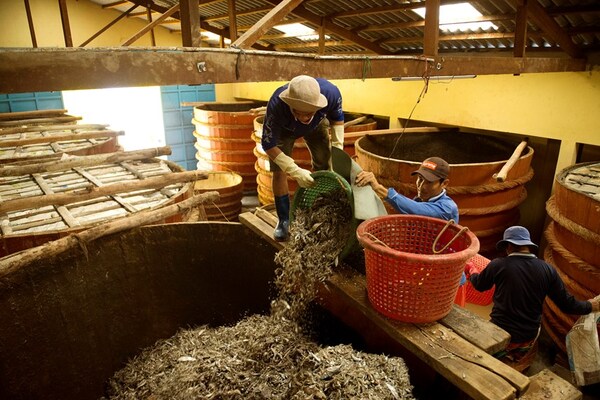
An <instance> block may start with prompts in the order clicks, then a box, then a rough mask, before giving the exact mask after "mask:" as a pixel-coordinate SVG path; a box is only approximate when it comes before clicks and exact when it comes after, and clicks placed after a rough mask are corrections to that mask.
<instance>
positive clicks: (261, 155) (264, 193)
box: [252, 113, 377, 205]
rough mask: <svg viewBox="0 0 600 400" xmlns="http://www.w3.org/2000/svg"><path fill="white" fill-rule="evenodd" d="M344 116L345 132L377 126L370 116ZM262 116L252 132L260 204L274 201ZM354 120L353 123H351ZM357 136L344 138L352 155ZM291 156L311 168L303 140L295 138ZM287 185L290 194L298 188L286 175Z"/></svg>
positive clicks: (308, 153) (302, 166) (345, 149)
mask: <svg viewBox="0 0 600 400" xmlns="http://www.w3.org/2000/svg"><path fill="white" fill-rule="evenodd" d="M344 118H345V121H346V126H345V127H344V131H345V133H346V134H348V133H353V132H362V131H370V130H373V129H375V128H376V127H377V121H375V120H374V119H372V118H369V117H366V116H362V115H359V114H350V113H345V114H344ZM263 122H264V116H260V117H257V118H256V119H255V120H254V132H253V134H252V139H253V140H254V142H255V148H254V155H255V156H256V163H255V169H256V172H257V174H258V175H257V176H256V182H257V185H258V186H257V191H258V200H259V202H260V204H262V205H266V204H272V203H274V201H275V200H274V198H273V189H272V180H273V173H272V172H271V170H270V160H269V157H268V156H267V153H265V151H264V149H263V148H262V146H261V144H260V142H261V138H262V130H263ZM353 122H354V123H353ZM358 138H359V137H358V136H351V135H350V136H347V137H346V138H345V140H344V151H345V152H347V153H348V154H350V155H351V156H352V155H354V143H355V142H356V140H357V139H358ZM292 158H293V159H294V160H295V161H296V163H297V164H298V166H299V167H300V168H305V169H309V170H310V169H312V162H311V156H310V151H309V150H308V147H307V146H306V143H305V142H304V141H303V140H297V141H296V143H294V149H293V150H292ZM288 187H289V189H290V195H292V196H293V194H294V192H295V191H296V189H297V188H298V185H297V183H296V181H295V180H294V179H292V178H290V177H288Z"/></svg>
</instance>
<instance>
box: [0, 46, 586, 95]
mask: <svg viewBox="0 0 600 400" xmlns="http://www.w3.org/2000/svg"><path fill="white" fill-rule="evenodd" d="M239 52H240V51H239V50H235V49H217V48H202V49H190V48H176V49H174V48H160V47H159V48H136V49H135V51H131V50H129V49H127V48H120V47H117V48H94V49H80V48H71V49H66V48H54V49H52V50H51V51H49V49H47V48H44V49H14V48H10V49H6V48H4V49H0V93H5V94H8V93H23V92H36V91H52V90H77V89H95V88H108V87H130V86H165V85H190V84H191V85H193V84H203V83H234V82H273V81H289V80H290V79H292V78H293V77H294V76H296V75H302V74H306V75H311V76H322V77H324V78H328V79H362V75H363V67H364V64H365V62H366V60H367V59H366V58H365V57H364V56H318V55H309V54H298V53H285V52H267V51H258V50H245V51H244V57H239ZM427 60H428V59H426V58H423V57H420V56H369V58H368V62H369V63H370V71H371V72H370V74H369V76H368V77H367V78H392V77H397V76H420V75H421V74H422V72H423V63H424V62H428V61H427ZM284 61H285V62H284ZM429 62H433V63H437V62H440V66H441V67H442V69H440V70H439V71H436V73H437V74H438V75H471V74H476V75H487V74H519V73H534V72H535V73H540V72H566V71H585V69H586V64H585V60H573V59H565V58H561V59H559V58H541V57H540V58H537V57H536V58H522V59H519V58H516V59H515V58H512V57H479V56H447V55H444V57H438V58H432V59H429ZM198 63H203V64H202V65H201V66H204V67H205V69H203V68H199V67H198ZM236 63H238V64H239V65H240V66H241V67H242V68H240V69H239V71H240V74H239V76H238V77H236V73H235V66H236Z"/></svg>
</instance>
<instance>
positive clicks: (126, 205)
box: [73, 167, 139, 213]
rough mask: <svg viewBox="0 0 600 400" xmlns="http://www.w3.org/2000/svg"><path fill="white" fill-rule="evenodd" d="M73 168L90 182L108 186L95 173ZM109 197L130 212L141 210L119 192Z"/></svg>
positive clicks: (99, 185)
mask: <svg viewBox="0 0 600 400" xmlns="http://www.w3.org/2000/svg"><path fill="white" fill-rule="evenodd" d="M73 170H74V171H76V172H77V173H78V174H80V175H81V176H83V177H85V178H87V179H88V180H89V181H90V182H92V183H93V184H94V185H96V186H97V187H103V186H106V185H105V184H104V183H102V181H100V180H99V179H97V178H96V177H95V176H94V175H92V174H90V173H88V172H87V171H86V170H85V169H83V168H79V167H77V168H73ZM109 197H110V198H111V199H113V200H114V201H116V202H117V203H119V204H120V205H121V206H122V207H123V208H125V209H126V210H127V211H129V212H130V213H134V212H137V211H139V210H138V209H137V208H136V207H134V206H133V205H131V204H129V202H127V201H125V200H124V199H123V198H122V197H121V196H119V195H117V194H111V195H109Z"/></svg>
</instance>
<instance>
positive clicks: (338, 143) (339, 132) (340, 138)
mask: <svg viewBox="0 0 600 400" xmlns="http://www.w3.org/2000/svg"><path fill="white" fill-rule="evenodd" d="M332 131H333V132H332V134H331V145H332V146H333V147H337V148H338V149H340V150H344V125H343V124H339V125H332Z"/></svg>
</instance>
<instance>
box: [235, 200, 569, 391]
mask: <svg viewBox="0 0 600 400" xmlns="http://www.w3.org/2000/svg"><path fill="white" fill-rule="evenodd" d="M239 219H240V222H241V223H242V224H244V225H245V226H247V227H248V228H249V229H251V230H252V231H254V232H255V233H256V234H257V235H258V236H259V237H261V238H262V239H264V240H266V241H268V242H269V243H271V244H272V245H273V246H275V247H276V248H278V249H281V248H282V247H283V244H282V243H279V242H276V241H274V240H273V238H272V232H273V228H274V226H275V224H276V222H277V217H275V216H274V215H273V214H272V213H271V212H269V211H265V210H262V209H257V210H256V211H255V212H254V213H251V212H246V213H243V214H240V216H239ZM318 297H319V298H318V300H317V301H318V302H319V303H320V304H321V305H322V306H323V307H325V308H326V309H328V310H329V311H330V312H331V313H332V314H333V315H335V316H336V317H337V318H338V319H340V321H342V322H344V323H345V324H346V325H348V326H349V327H351V328H353V329H354V330H355V331H356V332H357V333H359V334H360V335H361V336H362V337H363V338H364V340H365V342H366V343H367V345H369V347H373V348H374V349H378V350H384V349H385V350H386V353H387V350H388V349H390V348H393V347H395V348H399V349H402V350H403V351H405V352H406V351H407V352H409V353H410V354H412V355H413V356H416V357H417V358H418V359H420V360H421V361H422V362H424V363H425V364H426V365H427V366H429V367H430V368H431V369H433V370H434V371H435V372H437V373H438V374H439V375H441V376H443V377H444V378H445V379H446V380H447V381H448V382H450V383H451V384H452V385H454V386H455V387H456V388H458V389H459V390H460V391H461V392H463V393H465V394H466V395H467V396H468V397H470V398H472V399H477V400H479V399H482V400H483V399H494V400H495V399H498V400H500V399H534V398H544V399H549V400H565V399H568V400H577V399H581V392H579V390H577V389H576V388H575V387H574V386H572V385H571V384H570V383H569V382H567V381H565V380H563V379H562V378H560V377H559V376H557V375H555V374H552V372H550V371H547V370H545V371H542V373H540V374H538V375H536V376H534V377H531V378H530V377H527V376H525V375H523V374H521V373H520V372H518V371H516V370H514V369H513V368H511V367H509V366H508V365H506V364H504V363H502V362H501V361H499V360H498V359H496V358H494V357H493V356H491V354H492V353H495V352H496V351H498V350H500V349H502V348H504V347H505V346H506V345H507V343H508V342H509V340H510V336H509V335H508V333H506V332H505V331H503V330H502V329H500V328H498V327H497V326H496V325H494V324H492V323H491V322H489V321H487V320H484V319H482V318H480V317H479V316H477V315H475V314H473V313H471V312H469V311H468V310H466V309H464V308H461V307H458V306H455V307H454V308H453V309H452V311H451V312H450V314H449V315H448V316H446V317H445V318H444V319H442V320H440V321H438V322H433V323H429V324H418V325H417V324H409V323H402V322H399V321H395V320H392V319H390V318H387V317H385V316H383V315H382V314H380V313H378V312H377V311H376V310H375V309H373V307H372V306H371V305H370V303H369V300H368V297H367V291H366V279H365V276H364V275H363V274H361V273H359V272H357V271H356V270H354V269H352V268H349V267H347V266H344V265H342V266H341V268H339V270H338V271H336V273H335V274H334V275H333V276H332V277H331V278H330V279H329V280H328V281H326V282H325V283H324V284H323V285H322V286H321V288H320V290H319V296H318Z"/></svg>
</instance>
